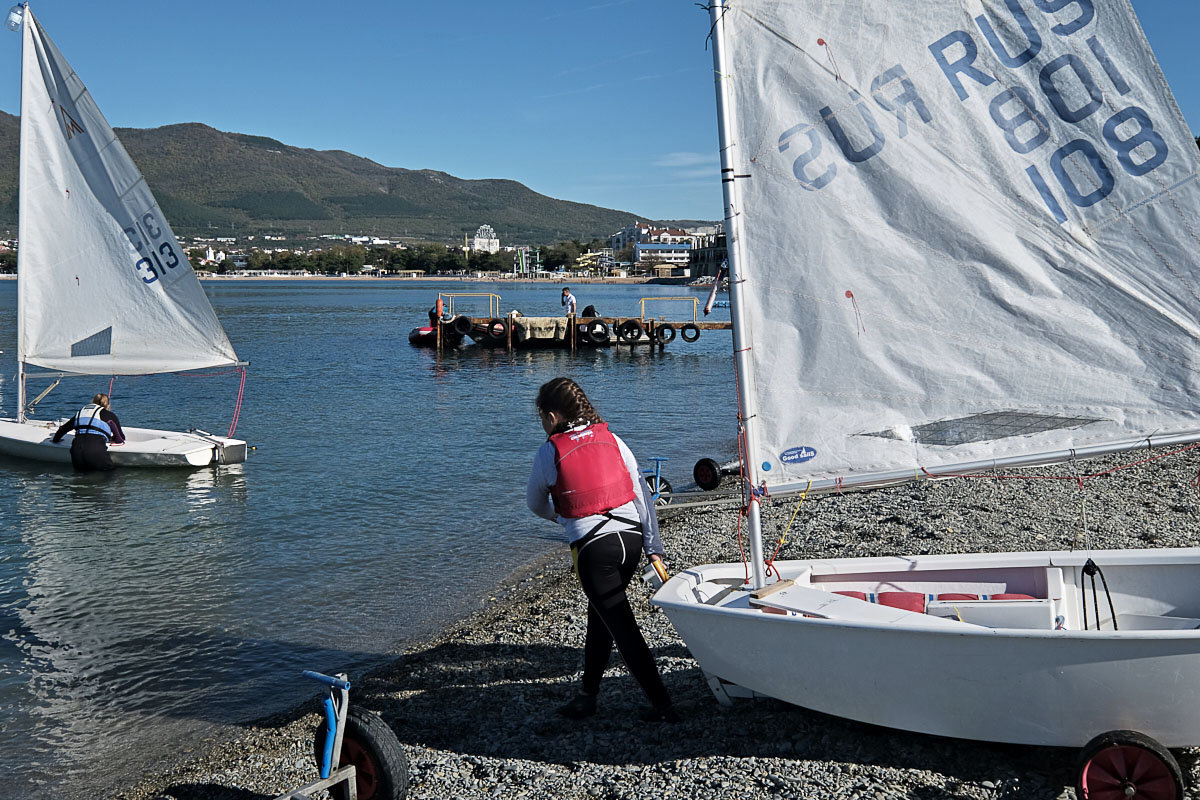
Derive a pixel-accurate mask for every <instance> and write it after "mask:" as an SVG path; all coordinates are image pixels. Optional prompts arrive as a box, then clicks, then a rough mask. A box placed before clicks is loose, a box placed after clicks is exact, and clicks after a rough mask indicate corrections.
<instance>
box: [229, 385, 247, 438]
mask: <svg viewBox="0 0 1200 800" xmlns="http://www.w3.org/2000/svg"><path fill="white" fill-rule="evenodd" d="M238 372H240V373H242V379H241V381H240V382H239V383H238V394H237V402H236V403H235V404H234V407H233V419H232V420H230V422H229V433H228V434H227V437H226V438H229V439H232V438H233V433H234V431H236V430H237V425H238V420H240V419H241V416H242V398H243V397H244V396H245V393H246V368H245V367H238Z"/></svg>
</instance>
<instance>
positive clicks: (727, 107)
mask: <svg viewBox="0 0 1200 800" xmlns="http://www.w3.org/2000/svg"><path fill="white" fill-rule="evenodd" d="M725 11H726V0H713V1H712V3H711V5H709V15H710V18H711V19H712V41H713V70H714V73H715V76H714V77H715V82H716V89H717V133H718V136H719V141H720V147H721V191H722V193H723V195H724V200H725V246H726V249H727V251H728V260H729V309H730V314H731V315H732V316H733V356H734V360H735V362H736V363H737V393H738V415H739V418H738V425H739V426H740V431H739V432H740V434H741V436H740V437H739V438H740V439H741V440H742V442H743V445H742V446H743V448H744V449H743V452H742V472H743V477H744V479H745V481H746V485H745V486H744V487H743V490H744V491H745V492H746V495H747V497H748V499H749V503H748V509H747V524H748V527H749V538H750V566H751V570H752V571H751V580H752V588H754V589H758V588H760V587H762V586H763V584H764V583H766V576H765V573H764V570H763V546H762V520H761V515H760V511H759V505H758V497H757V495H756V494H755V493H754V487H756V486H758V484H759V479H758V469H757V468H756V463H757V462H756V460H755V457H754V455H753V453H752V452H751V448H753V446H754V442H755V441H756V440H755V437H754V435H753V434H754V428H755V426H756V425H757V424H758V423H757V407H756V404H755V400H754V393H753V392H752V391H751V387H752V386H753V385H754V361H753V359H752V358H750V349H751V343H750V330H749V326H748V325H746V324H745V320H746V312H745V308H744V306H743V304H742V285H743V284H744V283H745V282H746V281H747V280H748V276H747V273H746V262H745V260H744V257H743V255H742V251H741V239H742V237H741V229H740V226H741V219H740V215H741V210H740V208H741V207H740V205H739V202H738V189H737V180H738V178H737V175H736V174H735V170H734V161H735V159H734V158H733V148H734V147H736V146H737V143H736V142H735V141H733V137H732V135H731V134H732V125H731V122H732V120H733V117H734V110H735V106H734V96H733V90H732V86H731V85H730V83H729V81H728V80H726V76H727V75H729V71H728V69H726V63H725V26H724V17H725Z"/></svg>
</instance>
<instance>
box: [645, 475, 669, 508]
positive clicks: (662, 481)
mask: <svg viewBox="0 0 1200 800" xmlns="http://www.w3.org/2000/svg"><path fill="white" fill-rule="evenodd" d="M646 485H648V486H649V487H650V491H651V492H658V499H657V500H655V501H654V505H656V506H669V505H671V484H670V483H669V482H668V481H667V479H666V478H663V477H658V478H655V477H654V476H653V475H647V476H646Z"/></svg>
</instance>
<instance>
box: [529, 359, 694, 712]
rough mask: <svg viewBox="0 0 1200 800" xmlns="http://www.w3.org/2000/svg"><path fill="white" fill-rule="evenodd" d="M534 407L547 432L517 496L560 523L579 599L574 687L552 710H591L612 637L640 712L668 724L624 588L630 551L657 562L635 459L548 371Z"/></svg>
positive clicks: (631, 563) (649, 503) (570, 386)
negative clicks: (579, 658) (584, 613)
mask: <svg viewBox="0 0 1200 800" xmlns="http://www.w3.org/2000/svg"><path fill="white" fill-rule="evenodd" d="M537 409H538V414H539V416H540V417H541V421H542V428H543V429H544V430H545V431H546V435H547V437H549V438H548V440H547V441H546V443H545V444H543V445H542V446H541V448H539V449H538V452H537V456H536V457H535V458H534V462H533V470H532V471H531V472H530V474H529V482H528V484H527V485H526V487H525V502H526V504H527V505H528V506H529V509H530V510H531V511H533V513H535V514H537V515H538V516H539V517H543V518H545V519H548V520H552V521H554V522H557V523H559V524H560V525H562V526H563V528H564V529H565V531H566V534H567V541H568V542H569V543H570V545H571V555H572V557H573V559H574V562H575V574H576V575H577V576H578V578H579V583H580V586H582V587H583V593H584V595H586V596H587V599H588V625H587V638H586V640H585V642H584V648H583V686H582V688H581V691H580V693H579V694H578V696H576V697H575V698H574V699H573V700H571V701H570V702H569V703H567V704H566V705H564V706H562V707H561V708H559V709H558V713H560V714H562V715H563V716H565V717H568V718H570V719H583V718H584V717H590V716H591V715H592V714H595V713H596V695H597V694H598V693H599V691H600V678H601V676H602V675H603V674H604V669H605V667H606V666H607V665H608V659H609V656H610V655H611V653H612V648H613V644H614V643H615V644H616V646H617V649H618V650H619V651H620V653H621V657H622V658H623V659H624V660H625V665H626V666H627V667H628V668H629V671H630V672H631V673H632V674H633V677H634V678H635V679H637V682H638V683H639V684H640V685H641V687H642V691H644V692H645V693H646V697H647V699H649V701H650V708H648V709H646V711H645V712H644V713H643V715H642V718H643V719H645V720H648V721H655V720H657V721H666V722H674V721H677V720H678V719H679V715H678V713H677V712H676V711H675V709H674V707H673V706H672V705H671V696H670V694H668V692H667V687H666V686H664V685H663V682H662V677H661V676H660V675H659V673H658V667H657V665H655V663H654V656H653V655H652V654H651V652H650V648H649V647H648V646H647V645H646V640H645V638H644V637H643V636H642V632H641V630H640V629H639V628H638V624H637V620H636V619H635V618H634V616H633V609H632V608H631V607H630V605H629V598H628V597H627V596H626V594H625V588H626V587H627V586H628V585H629V581H630V580H631V579H632V578H633V575H634V573H635V572H636V571H637V568H638V562H639V559H638V553H639V551H641V552H644V553H645V554H646V557H647V558H648V559H649V560H650V561H652V562H655V561H662V552H663V548H662V541H661V540H660V539H659V536H658V519H657V517H656V516H655V514H654V502H653V500H652V494H651V492H650V487H649V486H647V485H646V480H645V478H643V477H642V473H641V470H639V469H638V465H637V459H636V458H634V456H633V454H632V453H631V452H630V451H629V448H628V447H627V446H626V445H625V443H624V442H623V441H621V440H620V439H619V438H618V437H617V436H616V434H614V433H612V432H611V431H609V430H608V425H607V424H605V422H604V420H603V419H601V418H600V415H599V414H598V413H596V409H595V408H593V407H592V404H591V402H590V401H589V400H588V399H587V395H585V394H584V393H583V389H581V388H579V385H578V384H577V383H575V381H573V380H571V379H570V378H555V379H554V380H551V381H548V382H547V383H545V384H543V385H542V387H541V389H540V390H539V391H538V396H537Z"/></svg>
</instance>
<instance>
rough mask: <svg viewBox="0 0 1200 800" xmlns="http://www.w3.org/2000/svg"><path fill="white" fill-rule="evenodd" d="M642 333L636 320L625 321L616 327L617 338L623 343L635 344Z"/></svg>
mask: <svg viewBox="0 0 1200 800" xmlns="http://www.w3.org/2000/svg"><path fill="white" fill-rule="evenodd" d="M642 333H644V331H643V330H642V323H640V322H638V321H637V320H636V319H627V320H625V321H624V322H622V323H621V324H620V325H619V326H618V327H617V337H618V338H619V339H621V340H622V341H625V342H636V341H637V340H638V339H640V338H642Z"/></svg>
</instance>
